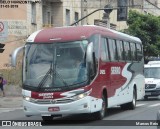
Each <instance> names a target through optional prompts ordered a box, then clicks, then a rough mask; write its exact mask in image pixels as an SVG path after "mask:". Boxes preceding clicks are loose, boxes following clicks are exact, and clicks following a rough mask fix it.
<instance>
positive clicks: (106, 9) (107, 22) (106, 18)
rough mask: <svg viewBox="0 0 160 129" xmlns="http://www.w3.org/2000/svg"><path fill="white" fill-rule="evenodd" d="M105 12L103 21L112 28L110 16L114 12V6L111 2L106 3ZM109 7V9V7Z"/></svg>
mask: <svg viewBox="0 0 160 129" xmlns="http://www.w3.org/2000/svg"><path fill="white" fill-rule="evenodd" d="M104 8H105V10H104V12H105V13H103V17H102V21H103V22H104V23H106V24H107V28H110V18H109V15H110V13H111V12H112V10H111V8H113V7H112V6H111V5H110V4H108V5H106V6H105V7H104ZM108 8H109V9H108Z"/></svg>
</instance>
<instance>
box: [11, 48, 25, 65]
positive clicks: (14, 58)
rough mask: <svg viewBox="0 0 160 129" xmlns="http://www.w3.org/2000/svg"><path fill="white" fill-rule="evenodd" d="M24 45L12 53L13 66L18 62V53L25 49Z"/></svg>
mask: <svg viewBox="0 0 160 129" xmlns="http://www.w3.org/2000/svg"><path fill="white" fill-rule="evenodd" d="M23 48H24V46H22V47H19V48H17V49H15V50H14V51H13V53H12V56H11V66H12V67H16V64H17V55H18V53H19V52H20V51H21V50H23Z"/></svg>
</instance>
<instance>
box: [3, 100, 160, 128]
mask: <svg viewBox="0 0 160 129" xmlns="http://www.w3.org/2000/svg"><path fill="white" fill-rule="evenodd" d="M159 100H160V99H159V98H150V99H149V100H146V101H144V100H140V101H138V102H137V107H136V109H135V110H122V109H121V108H120V107H118V106H117V107H114V108H111V109H108V112H107V115H106V117H105V118H104V120H103V121H94V120H92V119H91V118H92V115H86V114H83V115H70V116H63V117H62V118H56V119H55V120H53V122H52V123H45V126H43V127H41V128H44V129H45V128H47V129H48V128H49V129H50V128H52V129H53V128H55V129H63V128H65V129H69V128H75V127H76V128H77V129H81V128H83V129H101V128H103V129H156V128H157V126H150V125H149V126H148V125H146V126H144V125H141V126H140V125H136V124H135V125H134V126H131V125H129V122H131V123H134V122H146V123H147V122H148V121H153V120H156V115H157V111H158V110H159V109H160V102H159ZM0 120H40V122H41V121H42V119H41V117H40V116H33V117H25V116H24V113H23V108H22V107H16V108H0ZM111 120H113V121H111ZM143 120H144V121H143ZM57 122H58V123H57ZM121 122H122V123H121ZM42 123H43V122H42ZM107 123H110V124H111V125H112V126H108V125H107ZM46 124H47V125H46ZM2 128H5V127H2ZM12 128H19V127H12ZM23 128H25V127H23ZM26 128H27V127H26ZM30 128H36V127H30Z"/></svg>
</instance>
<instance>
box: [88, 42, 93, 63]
mask: <svg viewBox="0 0 160 129" xmlns="http://www.w3.org/2000/svg"><path fill="white" fill-rule="evenodd" d="M92 53H93V42H91V43H90V44H89V45H88V47H87V62H92V61H93V54H92Z"/></svg>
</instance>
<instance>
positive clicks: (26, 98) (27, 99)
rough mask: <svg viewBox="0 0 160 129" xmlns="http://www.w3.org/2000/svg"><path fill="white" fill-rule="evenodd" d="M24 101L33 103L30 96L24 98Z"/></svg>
mask: <svg viewBox="0 0 160 129" xmlns="http://www.w3.org/2000/svg"><path fill="white" fill-rule="evenodd" d="M23 99H24V100H26V101H29V102H30V101H31V97H29V96H23Z"/></svg>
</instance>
